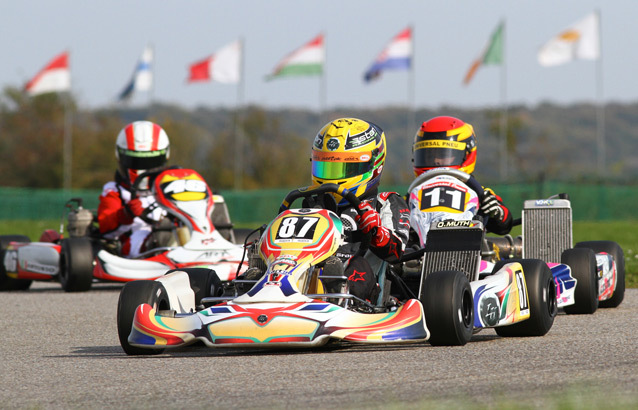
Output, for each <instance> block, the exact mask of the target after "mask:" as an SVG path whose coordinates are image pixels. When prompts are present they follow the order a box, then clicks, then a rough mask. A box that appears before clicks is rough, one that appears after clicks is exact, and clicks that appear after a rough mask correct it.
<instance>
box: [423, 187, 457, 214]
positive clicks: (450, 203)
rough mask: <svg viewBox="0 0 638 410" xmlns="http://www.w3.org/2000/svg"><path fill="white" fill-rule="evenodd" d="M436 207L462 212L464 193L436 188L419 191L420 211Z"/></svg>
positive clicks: (445, 188)
mask: <svg viewBox="0 0 638 410" xmlns="http://www.w3.org/2000/svg"><path fill="white" fill-rule="evenodd" d="M436 206H444V207H446V208H451V209H454V210H456V211H461V212H462V211H464V208H465V192H463V191H459V190H458V189H453V188H447V187H438V186H435V187H432V188H428V189H424V190H423V191H421V210H422V211H423V210H426V209H429V208H434V207H436Z"/></svg>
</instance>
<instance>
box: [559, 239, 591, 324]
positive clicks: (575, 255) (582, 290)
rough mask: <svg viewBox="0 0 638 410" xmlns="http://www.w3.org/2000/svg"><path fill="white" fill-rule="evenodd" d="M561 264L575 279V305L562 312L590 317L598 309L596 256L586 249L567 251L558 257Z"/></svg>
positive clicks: (566, 307) (565, 308)
mask: <svg viewBox="0 0 638 410" xmlns="http://www.w3.org/2000/svg"><path fill="white" fill-rule="evenodd" d="M560 261H561V263H563V264H565V265H568V266H569V267H570V268H571V270H572V276H573V277H574V278H575V279H576V281H577V282H576V290H575V292H574V299H575V303H574V304H573V305H570V306H565V307H564V308H563V310H564V311H565V313H567V314H569V315H574V314H576V315H591V314H592V313H594V312H595V311H596V309H598V271H597V269H596V254H595V253H594V251H592V250H591V249H588V248H574V249H567V250H565V251H564V252H563V254H562V255H561V256H560Z"/></svg>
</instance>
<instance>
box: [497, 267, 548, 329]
mask: <svg viewBox="0 0 638 410" xmlns="http://www.w3.org/2000/svg"><path fill="white" fill-rule="evenodd" d="M507 262H508V263H510V262H519V263H520V264H521V266H522V267H523V273H524V275H525V286H526V288H527V294H528V300H529V310H530V316H529V318H528V319H527V320H523V321H522V322H518V323H514V324H513V325H509V326H499V327H496V328H494V330H495V331H496V334H498V335H499V336H503V337H512V336H522V337H526V336H543V335H545V334H547V332H549V330H550V329H551V328H552V325H553V324H554V318H555V317H556V313H557V311H558V308H557V305H558V302H557V301H556V283H555V282H554V275H552V271H551V270H550V269H549V267H548V266H547V264H546V263H545V262H543V261H542V260H540V259H509V260H508V261H507Z"/></svg>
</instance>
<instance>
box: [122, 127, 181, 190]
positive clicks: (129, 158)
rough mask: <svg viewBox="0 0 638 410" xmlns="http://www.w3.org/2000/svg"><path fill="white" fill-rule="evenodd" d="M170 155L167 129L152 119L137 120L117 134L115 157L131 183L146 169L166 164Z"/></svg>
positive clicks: (123, 175) (126, 178)
mask: <svg viewBox="0 0 638 410" xmlns="http://www.w3.org/2000/svg"><path fill="white" fill-rule="evenodd" d="M169 155H170V144H169V141H168V135H166V131H164V130H163V129H162V127H160V126H159V125H157V124H154V123H152V122H150V121H135V122H133V123H131V124H129V125H127V126H126V127H124V128H123V129H122V131H120V133H119V134H118V135H117V141H116V142H115V157H116V158H117V161H118V163H119V167H120V174H122V177H124V179H125V180H128V181H127V182H129V183H130V184H132V183H134V182H135V179H136V178H137V177H138V175H140V174H141V173H143V172H144V171H147V170H150V169H154V168H158V167H162V166H164V165H165V164H166V161H167V160H168V157H169Z"/></svg>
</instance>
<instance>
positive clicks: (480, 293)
mask: <svg viewBox="0 0 638 410" xmlns="http://www.w3.org/2000/svg"><path fill="white" fill-rule="evenodd" d="M482 192H483V190H482V188H481V187H480V185H479V184H478V183H477V182H476V180H475V179H473V178H470V175H468V174H466V173H463V172H461V171H458V170H454V169H435V170H431V171H428V172H425V173H423V174H421V175H420V176H419V177H418V178H417V179H416V180H415V181H414V182H413V183H412V184H411V185H410V187H409V189H408V203H409V207H410V226H411V227H412V229H413V230H414V231H415V232H416V233H417V235H418V241H419V244H418V246H419V247H420V251H417V252H412V253H411V254H408V255H407V257H406V256H404V258H402V259H403V261H404V262H405V263H406V264H408V263H410V262H412V263H413V266H415V268H416V269H417V270H418V271H419V272H420V275H419V278H420V280H419V282H418V291H417V292H418V295H419V298H420V299H421V301H422V302H423V308H424V312H425V318H426V321H427V325H428V328H429V330H430V332H431V336H430V343H432V344H437V345H464V344H465V343H467V342H468V341H469V340H470V338H471V336H472V334H473V333H475V332H477V331H479V330H481V329H484V328H494V329H495V331H496V333H497V334H498V335H500V336H543V335H545V334H546V333H547V332H548V331H549V330H550V329H551V327H552V324H553V322H554V317H555V315H556V313H557V307H558V300H563V301H564V303H569V302H565V301H568V300H569V298H568V297H566V296H564V295H562V293H563V292H565V289H568V287H563V286H557V283H558V282H559V281H561V283H562V282H565V283H570V284H572V285H574V284H575V280H574V279H573V278H571V277H570V276H569V272H570V268H569V266H566V265H565V266H562V267H552V268H551V269H550V267H548V265H547V264H546V263H545V262H543V261H541V260H538V259H530V258H524V259H511V260H504V261H500V262H498V263H496V264H495V265H494V264H492V266H490V268H489V269H488V268H487V262H486V261H484V260H482V257H481V256H482V248H483V243H484V241H485V228H484V222H485V221H483V220H482V219H481V218H480V216H478V215H477V212H478V208H479V203H480V199H481V198H480V197H479V195H480V194H482ZM421 255H422V258H421V259H420V260H417V259H415V256H421ZM410 259H412V261H410ZM449 277H453V278H454V281H449V280H448V281H447V282H444V281H445V280H447V279H446V278H449ZM572 287H573V286H572ZM442 294H443V295H445V298H446V299H447V303H443V304H441V303H440V302H439V300H440V295H442ZM557 295H558V298H557ZM571 303H573V300H572V301H571Z"/></svg>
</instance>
